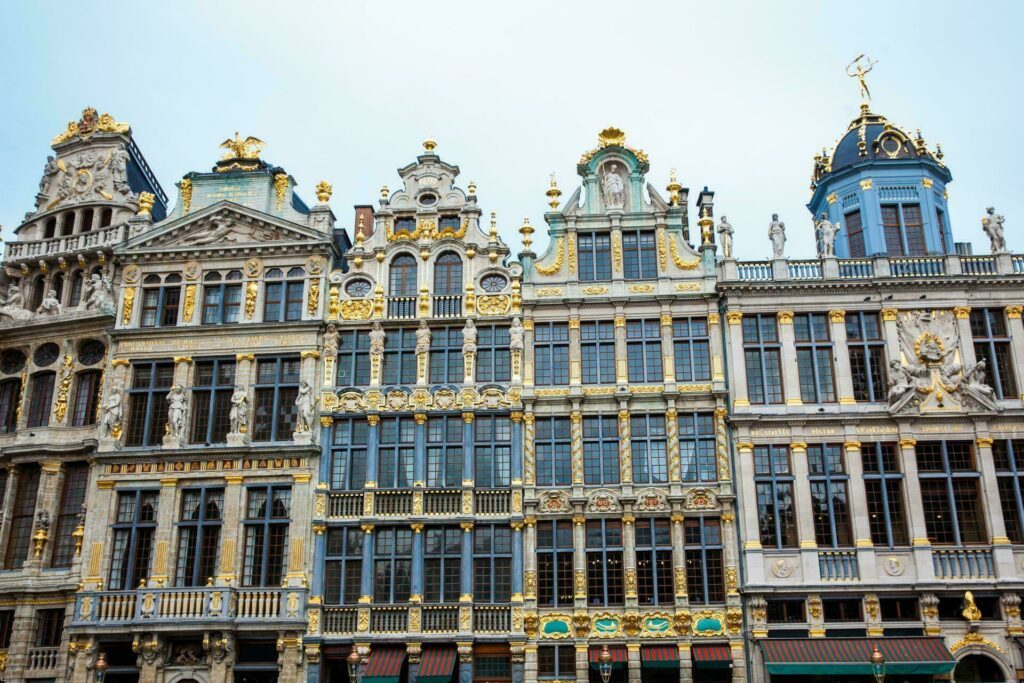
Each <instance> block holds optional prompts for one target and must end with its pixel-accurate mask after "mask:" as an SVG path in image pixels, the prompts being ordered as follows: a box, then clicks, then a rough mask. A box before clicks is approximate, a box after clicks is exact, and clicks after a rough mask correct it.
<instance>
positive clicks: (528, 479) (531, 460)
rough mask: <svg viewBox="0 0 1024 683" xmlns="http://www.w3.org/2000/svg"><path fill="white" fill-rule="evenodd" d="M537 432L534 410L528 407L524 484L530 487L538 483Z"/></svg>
mask: <svg viewBox="0 0 1024 683" xmlns="http://www.w3.org/2000/svg"><path fill="white" fill-rule="evenodd" d="M536 433H537V428H536V425H535V424H534V417H533V412H531V411H530V410H529V409H527V412H525V413H524V414H523V485H525V486H530V487H532V486H534V485H535V484H536V483H537V448H536V442H535V440H534V435H535V434H536Z"/></svg>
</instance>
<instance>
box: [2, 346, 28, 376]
mask: <svg viewBox="0 0 1024 683" xmlns="http://www.w3.org/2000/svg"><path fill="white" fill-rule="evenodd" d="M25 360H26V359H25V354H23V353H22V352H21V351H17V350H15V349H8V350H6V351H4V352H3V355H0V372H2V373H4V374H5V375H16V374H18V373H19V372H21V371H22V370H24V369H25Z"/></svg>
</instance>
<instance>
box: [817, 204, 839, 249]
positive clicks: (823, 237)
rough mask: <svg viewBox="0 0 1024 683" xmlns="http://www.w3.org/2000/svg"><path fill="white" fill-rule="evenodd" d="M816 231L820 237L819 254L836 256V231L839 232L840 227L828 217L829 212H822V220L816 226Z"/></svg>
mask: <svg viewBox="0 0 1024 683" xmlns="http://www.w3.org/2000/svg"><path fill="white" fill-rule="evenodd" d="M814 232H815V234H816V236H817V238H818V256H819V257H822V256H835V255H836V233H838V232H839V228H837V227H836V225H835V223H833V222H832V221H830V220H829V219H828V214H826V213H824V212H823V213H822V214H821V220H820V221H818V222H817V224H816V225H815V226H814Z"/></svg>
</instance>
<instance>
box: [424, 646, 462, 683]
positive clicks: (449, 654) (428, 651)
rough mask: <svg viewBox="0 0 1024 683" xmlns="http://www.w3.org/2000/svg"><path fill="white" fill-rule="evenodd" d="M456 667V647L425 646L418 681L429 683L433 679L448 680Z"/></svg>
mask: <svg viewBox="0 0 1024 683" xmlns="http://www.w3.org/2000/svg"><path fill="white" fill-rule="evenodd" d="M454 669H455V648H452V647H425V648H423V657H422V659H420V670H419V674H418V675H417V676H416V680H417V681H421V683H429V682H430V681H432V680H435V679H436V680H438V681H447V680H448V679H449V678H451V675H452V671H453V670H454Z"/></svg>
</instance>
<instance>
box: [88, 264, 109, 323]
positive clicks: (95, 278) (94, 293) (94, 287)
mask: <svg viewBox="0 0 1024 683" xmlns="http://www.w3.org/2000/svg"><path fill="white" fill-rule="evenodd" d="M84 289H85V291H84V292H83V295H84V296H83V297H82V299H83V301H85V310H87V311H89V312H95V313H103V314H105V315H114V285H113V283H112V282H111V281H110V278H109V277H108V276H107V275H105V274H104V275H102V276H101V275H100V274H99V273H93V274H92V275H90V276H89V279H88V280H86V281H85V287H84Z"/></svg>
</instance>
